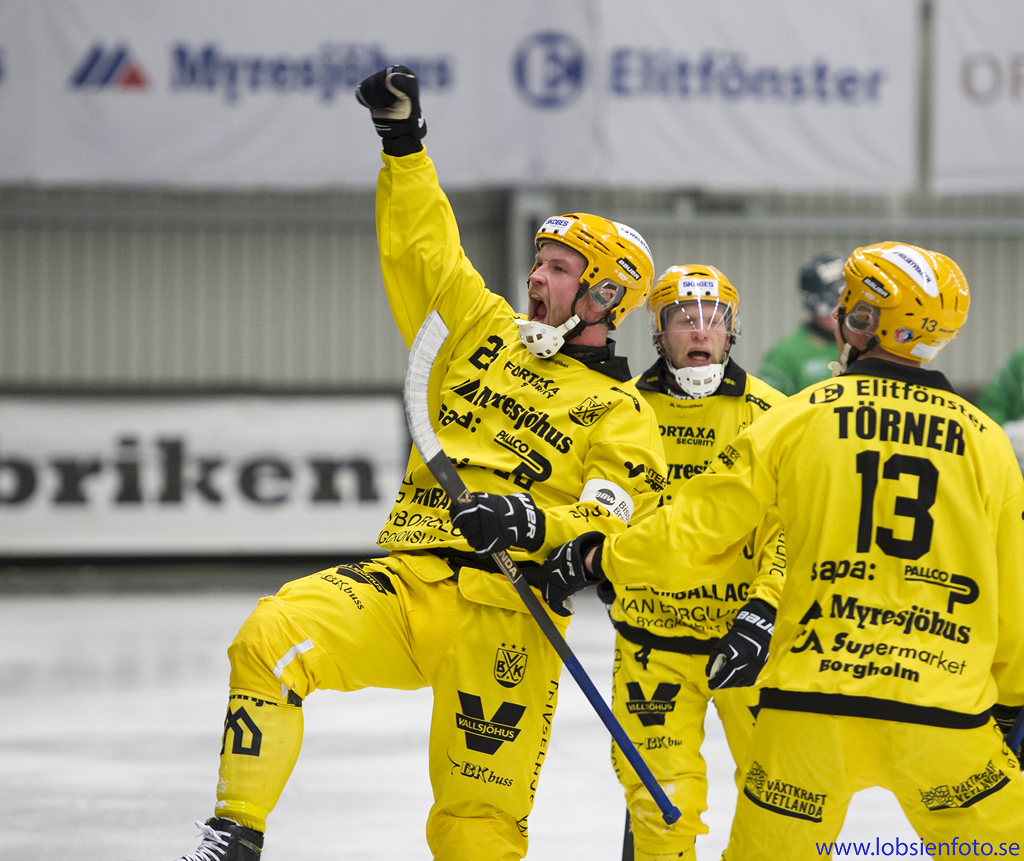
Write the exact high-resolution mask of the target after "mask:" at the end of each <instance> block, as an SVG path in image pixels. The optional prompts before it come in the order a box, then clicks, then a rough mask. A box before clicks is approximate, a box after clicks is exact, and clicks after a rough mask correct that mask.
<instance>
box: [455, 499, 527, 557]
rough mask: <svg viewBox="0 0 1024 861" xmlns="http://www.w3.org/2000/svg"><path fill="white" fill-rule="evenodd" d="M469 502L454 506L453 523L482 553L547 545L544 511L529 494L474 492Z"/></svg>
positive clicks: (478, 551) (456, 502) (474, 548)
mask: <svg viewBox="0 0 1024 861" xmlns="http://www.w3.org/2000/svg"><path fill="white" fill-rule="evenodd" d="M472 497H473V498H472V499H471V500H470V501H469V502H458V501H455V502H453V503H452V506H451V518H452V526H454V527H455V528H456V529H458V530H459V532H461V533H462V536H463V538H465V539H466V541H468V542H469V546H470V547H472V548H473V550H474V552H476V553H477V554H478V555H480V556H489V555H490V554H491V553H499V552H501V551H502V550H508V548H509V547H521V548H522V549H523V550H527V551H530V552H533V551H534V550H539V549H540V548H541V546H542V545H543V544H544V512H543V511H541V510H540V509H538V508H537V506H536V505H534V504H533V497H531V496H530V494H528V493H513V494H512V495H510V496H500V495H498V494H493V493H474V494H472Z"/></svg>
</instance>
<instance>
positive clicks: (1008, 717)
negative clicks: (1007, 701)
mask: <svg viewBox="0 0 1024 861" xmlns="http://www.w3.org/2000/svg"><path fill="white" fill-rule="evenodd" d="M1020 709H1021V707H1020V706H1001V705H999V703H996V704H995V705H994V706H992V717H994V718H995V719H996V724H998V726H999V729H1000V731H1001V732H1002V733H1003V738H1004V739H1006V743H1007V745H1009V743H1010V738H1009V736H1010V730H1012V729H1013V724H1014V722H1015V721H1016V720H1017V715H1018V714H1020ZM1013 755H1014V756H1015V757H1017V762H1019V763H1020V767H1021V770H1022V771H1024V744H1018V745H1017V749H1016V750H1015V751H1014V752H1013Z"/></svg>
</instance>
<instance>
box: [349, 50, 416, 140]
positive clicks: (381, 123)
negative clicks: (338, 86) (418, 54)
mask: <svg viewBox="0 0 1024 861" xmlns="http://www.w3.org/2000/svg"><path fill="white" fill-rule="evenodd" d="M356 98H357V99H358V100H359V103H360V104H361V105H363V107H366V108H369V109H370V116H371V117H373V124H374V126H376V127H377V134H379V135H380V136H381V137H382V138H383V139H384V144H383V145H384V152H386V153H387V154H388V155H396V156H402V155H410V154H411V153H414V152H419V151H420V150H421V149H423V144H421V143H420V139H421V138H422V137H423V136H424V135H426V133H427V124H426V122H425V121H424V119H423V114H422V113H421V112H420V85H419V81H417V80H416V75H415V74H413V71H412V69H410V68H408V67H406V66H388V67H387V68H386V69H381V71H379V72H377V73H376V74H373V75H370V77H368V78H367V79H366V80H365V81H363V82H362V83H361V84H360V85H359V86H358V87H357V88H356Z"/></svg>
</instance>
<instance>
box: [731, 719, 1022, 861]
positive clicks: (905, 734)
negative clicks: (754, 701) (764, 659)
mask: <svg viewBox="0 0 1024 861" xmlns="http://www.w3.org/2000/svg"><path fill="white" fill-rule="evenodd" d="M751 757H752V763H751V767H750V770H749V771H748V772H747V777H746V781H745V784H744V787H743V791H742V792H741V793H740V798H739V802H738V804H737V807H736V816H735V818H734V819H733V825H732V834H731V835H730V837H729V846H728V848H727V849H726V851H725V854H724V855H723V858H724V859H726V861H767V859H784V861H800V859H807V861H810V859H814V861H820V859H822V858H828V857H829V855H828V852H827V851H824V852H820V853H819V846H820V844H823V843H829V842H832V841H834V840H835V838H836V836H837V835H838V834H839V831H840V829H841V828H842V825H843V819H844V818H845V817H846V808H847V807H848V806H849V803H850V797H851V796H852V795H853V793H855V792H857V791H858V790H861V789H866V788H868V787H871V786H881V787H883V788H885V789H888V790H889V791H891V792H892V793H893V794H894V795H895V796H896V798H897V799H898V801H899V803H900V807H902V808H903V812H904V813H905V814H906V816H907V819H909V820H910V824H911V825H912V826H913V828H914V830H915V831H916V832H917V834H918V836H919V837H920V838H921V839H922V840H923V841H924V842H925V843H947V844H948V843H951V842H952V841H953V840H954V838H955V839H956V841H957V843H958V844H963V843H965V842H968V843H969V842H971V841H973V840H977V841H979V845H980V843H982V842H988V843H990V844H992V845H993V847H994V851H993V852H992V853H988V854H992V855H995V856H998V855H999V844H1000V843H1004V844H1008V843H1009V842H1012V841H1017V842H1022V840H1024V779H1022V778H1021V773H1020V766H1019V764H1018V762H1017V759H1016V757H1014V756H1013V754H1012V753H1010V750H1009V749H1008V748H1007V747H1006V745H1005V744H1004V743H1003V736H1002V733H1000V732H999V729H998V728H997V727H996V725H995V722H994V721H991V720H990V721H989V723H988V725H987V726H982V727H977V728H975V729H942V728H938V727H930V726H920V725H918V724H907V723H897V722H895V721H885V720H874V719H870V718H855V717H837V716H832V715H821V714H809V713H804V712H791V711H782V710H776V709H763V710H762V711H761V712H760V714H759V716H758V719H757V727H756V729H755V730H754V738H753V746H752V750H751ZM877 836H878V837H880V838H881V839H882V842H883V843H884V842H885V838H886V836H887V835H886V834H884V833H882V831H881V826H880V833H879V834H878V835H877ZM815 844H818V846H816V845H815ZM871 848H872V849H874V844H872V847H871ZM851 854H852V853H851ZM918 854H920V852H918ZM941 854H942V855H951V854H957V853H956V852H950V851H949V848H948V847H947V848H946V849H945V850H944V851H943V852H942V853H941ZM1003 854H1006V853H1005V852H1004V853H1003ZM936 857H938V856H936ZM976 857H980V854H979V855H978V856H976Z"/></svg>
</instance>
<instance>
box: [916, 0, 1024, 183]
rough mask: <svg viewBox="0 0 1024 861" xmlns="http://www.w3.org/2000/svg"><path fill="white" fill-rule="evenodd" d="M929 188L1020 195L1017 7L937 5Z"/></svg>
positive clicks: (1022, 52) (1022, 107) (972, 2)
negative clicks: (931, 184)
mask: <svg viewBox="0 0 1024 861" xmlns="http://www.w3.org/2000/svg"><path fill="white" fill-rule="evenodd" d="M934 9H935V60H934V68H935V88H934V90H935V96H934V98H935V118H934V124H933V132H932V182H933V187H934V189H935V191H937V192H939V193H944V194H957V193H1004V192H1005V193H1012V192H1016V193H1019V192H1021V191H1024V145H1022V142H1024V4H1021V3H1018V2H1013V0H984V2H979V0H937V2H936V3H935V5H934Z"/></svg>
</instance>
